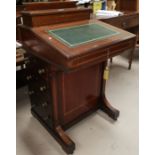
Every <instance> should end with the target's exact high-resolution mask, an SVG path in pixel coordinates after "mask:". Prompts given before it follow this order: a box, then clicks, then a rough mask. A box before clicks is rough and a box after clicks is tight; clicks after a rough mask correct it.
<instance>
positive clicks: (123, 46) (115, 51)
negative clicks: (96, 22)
mask: <svg viewBox="0 0 155 155" xmlns="http://www.w3.org/2000/svg"><path fill="white" fill-rule="evenodd" d="M133 45H134V42H133V40H129V41H125V42H123V43H120V44H117V45H113V46H111V47H110V48H109V50H108V51H110V53H109V57H113V56H116V55H119V54H121V53H122V52H123V51H125V50H127V49H130V48H133V47H134V46H133Z"/></svg>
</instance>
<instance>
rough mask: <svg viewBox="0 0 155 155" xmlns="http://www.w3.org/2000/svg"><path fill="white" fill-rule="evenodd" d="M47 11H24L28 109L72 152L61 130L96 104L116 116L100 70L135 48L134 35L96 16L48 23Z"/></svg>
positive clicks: (83, 116)
mask: <svg viewBox="0 0 155 155" xmlns="http://www.w3.org/2000/svg"><path fill="white" fill-rule="evenodd" d="M52 16H53V14H52V13H51V12H50V10H49V11H39V12H38V11H30V12H23V22H24V24H23V25H21V26H20V29H21V36H22V43H23V46H24V48H25V49H26V50H27V51H28V52H29V54H30V55H31V61H30V63H27V67H30V69H29V72H30V73H29V74H30V76H29V81H30V82H29V95H30V99H31V112H32V114H33V116H34V117H36V118H37V119H38V120H39V121H40V122H41V124H42V125H43V126H44V127H45V128H46V129H47V130H48V131H49V133H50V134H51V135H52V136H53V137H54V138H55V139H56V140H57V141H58V143H59V144H60V145H61V146H62V148H63V150H64V151H65V152H66V153H67V154H72V153H73V152H74V150H75V143H74V142H73V141H72V140H71V138H70V137H69V136H68V135H67V134H66V133H65V130H66V129H68V128H69V127H71V126H72V125H74V124H75V123H77V122H78V121H80V120H81V119H83V118H85V117H86V116H88V115H89V114H91V113H92V112H94V111H96V110H97V109H101V110H102V111H103V112H105V113H107V114H108V115H109V116H110V117H111V118H112V119H114V120H117V118H118V116H119V111H118V110H117V109H115V108H114V107H112V106H111V104H110V103H109V102H108V100H107V98H106V95H105V84H106V80H104V78H103V72H104V69H105V67H106V64H107V59H108V58H111V57H113V56H116V55H118V54H120V53H121V52H123V51H124V50H126V49H133V48H134V47H135V43H136V36H135V35H134V34H131V33H129V32H126V31H124V30H121V29H119V28H116V27H114V26H111V25H109V24H106V23H104V22H101V21H98V20H90V19H85V20H84V19H83V20H82V19H79V18H77V20H75V19H74V21H66V22H64V23H57V24H53V20H51V19H52ZM69 16H72V15H70V14H69ZM81 16H82V15H80V17H81ZM82 17H83V16H82ZM67 19H69V18H67ZM39 21H40V22H39ZM32 64H33V65H32Z"/></svg>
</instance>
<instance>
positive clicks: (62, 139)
mask: <svg viewBox="0 0 155 155" xmlns="http://www.w3.org/2000/svg"><path fill="white" fill-rule="evenodd" d="M31 113H32V115H33V116H34V117H35V118H36V119H37V120H39V122H40V123H41V124H42V125H43V126H44V127H45V128H46V130H47V131H48V132H49V133H50V134H51V135H52V136H53V137H54V138H55V140H56V141H57V142H58V143H59V144H60V145H61V147H62V149H63V150H64V151H65V152H66V153H67V154H73V152H74V150H75V143H74V142H73V141H72V140H71V139H70V138H69V137H68V136H67V134H66V133H65V131H64V130H63V129H62V128H61V126H56V127H52V126H51V125H49V124H48V123H47V122H46V121H44V120H43V119H42V118H41V117H40V116H39V115H38V113H36V112H35V110H34V109H33V108H32V109H31Z"/></svg>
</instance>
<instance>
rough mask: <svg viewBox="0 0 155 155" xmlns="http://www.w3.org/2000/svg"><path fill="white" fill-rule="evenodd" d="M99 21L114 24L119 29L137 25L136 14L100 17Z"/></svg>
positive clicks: (137, 18)
mask: <svg viewBox="0 0 155 155" xmlns="http://www.w3.org/2000/svg"><path fill="white" fill-rule="evenodd" d="M101 21H103V22H106V23H108V24H111V25H113V26H116V27H118V28H121V29H129V28H132V27H135V26H138V25H139V17H138V15H133V16H120V17H115V18H109V19H102V20H101Z"/></svg>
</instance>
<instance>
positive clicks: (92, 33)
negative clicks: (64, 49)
mask: <svg viewBox="0 0 155 155" xmlns="http://www.w3.org/2000/svg"><path fill="white" fill-rule="evenodd" d="M48 33H49V35H51V36H53V37H54V38H56V39H58V40H59V41H60V42H62V43H64V44H67V45H68V46H69V47H74V46H78V45H81V44H85V43H88V42H92V41H96V40H101V39H106V38H108V37H110V36H113V35H116V34H118V32H116V31H114V30H111V29H109V28H107V27H104V26H102V25H99V24H85V25H79V26H72V27H66V28H61V29H55V30H49V31H48Z"/></svg>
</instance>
